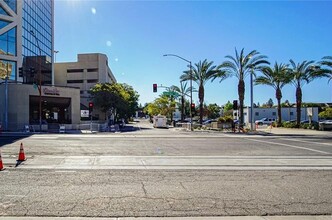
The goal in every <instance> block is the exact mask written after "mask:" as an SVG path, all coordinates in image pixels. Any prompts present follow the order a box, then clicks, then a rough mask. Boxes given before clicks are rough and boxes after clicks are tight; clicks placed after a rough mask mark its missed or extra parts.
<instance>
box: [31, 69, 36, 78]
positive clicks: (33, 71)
mask: <svg viewBox="0 0 332 220" xmlns="http://www.w3.org/2000/svg"><path fill="white" fill-rule="evenodd" d="M35 73H36V70H35V68H33V67H32V68H30V76H31V77H32V78H33V77H34V76H35Z"/></svg>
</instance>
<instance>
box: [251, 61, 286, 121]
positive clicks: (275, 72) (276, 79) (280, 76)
mask: <svg viewBox="0 0 332 220" xmlns="http://www.w3.org/2000/svg"><path fill="white" fill-rule="evenodd" d="M261 72H262V73H263V76H259V77H257V78H256V80H255V84H256V85H268V86H271V87H273V88H274V89H275V92H276V93H275V95H276V99H277V102H278V126H281V98H282V92H281V89H282V88H283V87H284V86H285V85H287V84H288V83H290V81H291V75H290V70H289V68H288V65H286V64H282V63H281V64H278V63H277V62H275V64H274V67H273V68H271V67H269V66H266V67H263V68H262V70H261ZM271 101H272V99H271ZM272 106H273V101H272ZM272 106H271V107H272ZM271 107H270V108H271Z"/></svg>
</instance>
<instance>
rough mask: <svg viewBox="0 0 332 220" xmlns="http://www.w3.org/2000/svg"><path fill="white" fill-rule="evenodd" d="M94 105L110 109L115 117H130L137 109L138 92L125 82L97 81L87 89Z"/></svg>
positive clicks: (104, 109)
mask: <svg viewBox="0 0 332 220" xmlns="http://www.w3.org/2000/svg"><path fill="white" fill-rule="evenodd" d="M89 93H90V94H91V100H92V101H93V102H94V105H95V107H97V108H99V109H100V110H101V111H102V112H104V113H107V112H108V111H111V112H113V113H114V115H115V118H119V117H120V118H125V119H128V118H130V117H131V116H132V115H133V114H134V113H135V111H136V110H137V105H138V98H139V95H138V93H137V92H136V91H135V90H134V89H133V88H132V87H131V86H129V85H127V84H119V83H113V84H110V83H98V84H96V85H95V86H94V87H92V88H91V89H90V91H89Z"/></svg>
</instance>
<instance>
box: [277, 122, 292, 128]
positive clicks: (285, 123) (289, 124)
mask: <svg viewBox="0 0 332 220" xmlns="http://www.w3.org/2000/svg"><path fill="white" fill-rule="evenodd" d="M281 125H282V127H284V128H296V123H295V122H287V121H284V122H282V124H281Z"/></svg>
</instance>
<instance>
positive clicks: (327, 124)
mask: <svg viewBox="0 0 332 220" xmlns="http://www.w3.org/2000/svg"><path fill="white" fill-rule="evenodd" d="M319 130H321V131H325V130H332V120H325V121H321V122H319Z"/></svg>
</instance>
